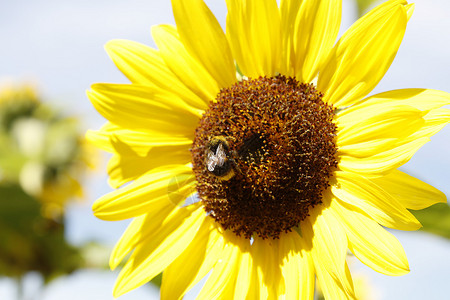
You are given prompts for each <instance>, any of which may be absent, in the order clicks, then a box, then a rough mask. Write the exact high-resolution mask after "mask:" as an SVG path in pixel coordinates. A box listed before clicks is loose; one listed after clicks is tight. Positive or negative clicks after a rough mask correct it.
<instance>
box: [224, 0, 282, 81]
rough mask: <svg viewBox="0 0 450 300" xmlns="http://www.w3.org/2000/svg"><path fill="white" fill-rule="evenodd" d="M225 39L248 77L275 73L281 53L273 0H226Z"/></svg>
mask: <svg viewBox="0 0 450 300" xmlns="http://www.w3.org/2000/svg"><path fill="white" fill-rule="evenodd" d="M226 2H227V7H228V16H227V38H228V41H229V44H230V46H231V50H232V52H233V56H234V57H235V58H236V61H237V64H238V66H239V68H240V70H241V71H242V72H243V74H244V75H246V76H248V77H258V76H264V75H265V76H274V75H275V74H276V72H277V71H278V69H279V68H278V65H279V63H280V61H279V53H280V14H279V11H278V6H277V2H276V0H248V1H245V2H244V1H237V0H227V1H226Z"/></svg>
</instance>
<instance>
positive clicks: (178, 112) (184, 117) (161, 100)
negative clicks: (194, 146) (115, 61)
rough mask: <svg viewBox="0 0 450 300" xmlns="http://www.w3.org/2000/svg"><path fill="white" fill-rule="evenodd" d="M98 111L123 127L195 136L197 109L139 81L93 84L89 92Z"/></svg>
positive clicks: (197, 118)
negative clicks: (142, 84) (139, 83)
mask: <svg viewBox="0 0 450 300" xmlns="http://www.w3.org/2000/svg"><path fill="white" fill-rule="evenodd" d="M88 96H89V99H90V100H91V102H92V104H93V105H94V107H95V108H96V109H97V111H98V112H99V113H100V114H102V115H103V116H104V117H105V118H106V119H108V120H109V121H111V122H112V123H115V124H117V125H120V126H122V127H124V128H130V129H140V130H148V131H149V132H152V131H157V132H167V133H172V134H175V135H177V134H178V135H180V134H181V135H184V136H191V137H192V138H193V136H194V129H195V128H196V126H197V123H198V120H199V115H198V111H196V110H195V109H193V108H192V107H191V106H189V105H187V104H186V103H185V102H184V101H183V100H182V99H180V98H177V97H176V96H175V95H173V94H170V93H162V92H160V91H157V90H152V89H151V88H149V87H147V86H140V85H136V84H132V85H127V84H94V85H93V86H92V91H90V92H88Z"/></svg>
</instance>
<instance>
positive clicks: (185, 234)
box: [113, 205, 206, 297]
mask: <svg viewBox="0 0 450 300" xmlns="http://www.w3.org/2000/svg"><path fill="white" fill-rule="evenodd" d="M205 217H206V216H205V211H204V210H203V208H202V207H201V206H200V205H197V206H194V207H192V209H188V208H177V209H175V210H174V211H173V212H172V214H171V215H170V216H168V217H167V218H166V219H165V220H164V223H163V224H161V226H159V228H158V229H157V230H155V231H154V232H153V233H152V234H151V235H150V236H148V237H146V238H145V239H143V240H141V242H140V243H139V244H138V245H137V247H136V248H135V249H134V251H133V253H132V254H131V256H130V258H129V259H128V261H127V263H126V264H125V266H124V267H123V269H122V271H121V272H120V274H119V277H118V278H117V281H116V285H115V287H114V291H113V294H114V297H118V296H120V295H123V294H124V293H126V292H129V291H130V290H132V289H135V288H137V287H138V286H141V285H143V284H144V283H146V282H148V281H150V280H151V279H152V278H153V277H155V276H156V275H158V274H159V273H161V272H162V271H163V270H164V269H165V268H166V267H167V266H168V265H169V264H170V263H172V261H173V260H174V259H175V258H177V257H178V256H179V255H180V254H181V253H182V252H183V251H184V249H186V247H187V246H188V245H189V244H190V242H191V241H192V239H193V238H194V236H195V234H196V233H197V231H198V229H199V227H200V225H201V224H202V222H203V220H204V218H205Z"/></svg>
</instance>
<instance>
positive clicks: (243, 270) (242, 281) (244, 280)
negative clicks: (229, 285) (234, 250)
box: [230, 251, 253, 299]
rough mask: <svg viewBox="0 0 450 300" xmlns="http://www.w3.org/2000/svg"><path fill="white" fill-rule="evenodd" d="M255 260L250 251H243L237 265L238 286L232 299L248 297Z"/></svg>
mask: <svg viewBox="0 0 450 300" xmlns="http://www.w3.org/2000/svg"><path fill="white" fill-rule="evenodd" d="M252 270H253V260H252V257H251V255H250V252H249V251H241V259H240V262H239V265H238V266H237V272H239V273H238V274H237V278H236V286H235V288H234V295H233V297H232V298H230V299H246V297H247V295H248V292H249V285H250V284H251V280H252V272H253V271H252ZM247 299H251V298H247Z"/></svg>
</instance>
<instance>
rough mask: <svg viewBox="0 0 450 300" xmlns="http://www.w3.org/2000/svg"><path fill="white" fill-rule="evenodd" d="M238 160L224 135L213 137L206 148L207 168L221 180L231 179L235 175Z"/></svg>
mask: <svg viewBox="0 0 450 300" xmlns="http://www.w3.org/2000/svg"><path fill="white" fill-rule="evenodd" d="M235 167H236V162H235V160H234V154H233V152H232V151H230V147H229V145H228V142H227V140H226V139H225V137H224V136H214V137H212V138H211V139H210V140H209V142H208V145H207V149H206V168H207V169H208V171H209V172H211V173H212V174H213V175H215V176H216V177H217V178H219V179H220V180H230V179H231V178H232V177H233V176H234V175H235Z"/></svg>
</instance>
